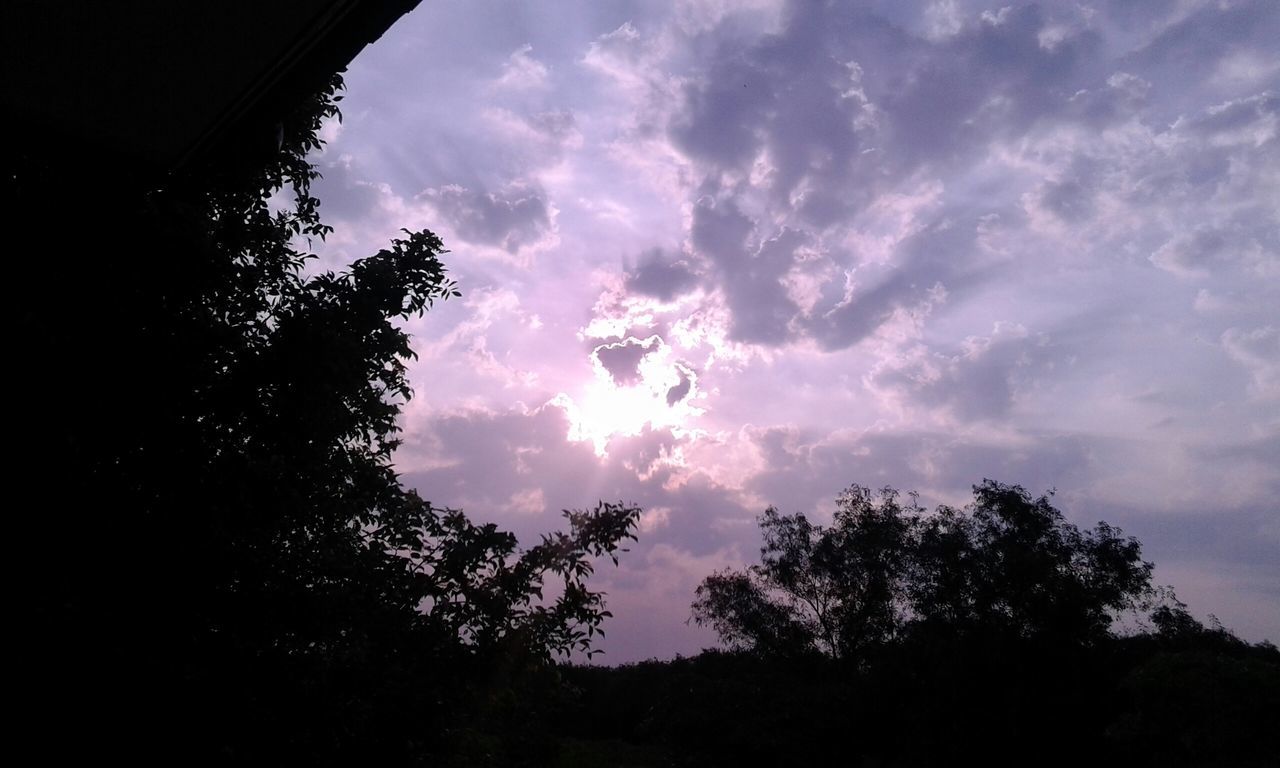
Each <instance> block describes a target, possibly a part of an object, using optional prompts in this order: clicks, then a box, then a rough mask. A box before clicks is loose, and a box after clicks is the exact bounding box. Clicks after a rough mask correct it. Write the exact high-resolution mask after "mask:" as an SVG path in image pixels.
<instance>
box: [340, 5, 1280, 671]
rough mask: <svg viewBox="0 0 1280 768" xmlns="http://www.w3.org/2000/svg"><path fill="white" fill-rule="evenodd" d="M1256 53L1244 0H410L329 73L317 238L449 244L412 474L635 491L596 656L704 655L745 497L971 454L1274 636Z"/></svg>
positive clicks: (790, 503) (1251, 13) (1277, 373)
mask: <svg viewBox="0 0 1280 768" xmlns="http://www.w3.org/2000/svg"><path fill="white" fill-rule="evenodd" d="M568 19H571V20H572V23H567V22H566V20H568ZM1277 39H1280V8H1277V6H1276V5H1275V4H1274V3H1272V2H1267V1H1266V0H1257V1H1255V2H1250V1H1249V0H1238V1H1236V2H1216V1H1215V2H1208V1H1207V0H1204V1H1202V0H1167V1H1165V2H1143V3H1135V2H1128V1H1126V0H1110V1H1109V2H1094V3H1090V4H1063V3H1039V4H1035V3H1031V4H1018V5H1008V6H1006V5H1002V4H1000V3H988V2H979V1H976V0H975V1H972V2H970V1H966V0H937V1H936V2H924V3H897V2H888V0H878V1H877V0H868V1H867V2H843V3H837V2H808V1H807V0H806V1H804V2H799V1H797V2H772V1H769V0H761V1H760V2H751V3H723V2H712V1H711V0H686V1H684V2H679V3H675V4H671V5H667V4H659V5H656V6H655V5H651V4H644V3H635V4H630V3H616V4H614V3H610V4H600V3H589V2H571V3H567V4H560V5H557V6H556V7H555V8H540V9H533V8H521V9H519V10H518V11H513V10H512V7H511V6H510V5H509V4H505V3H501V2H497V1H496V0H495V1H493V2H471V3H462V2H440V3H432V4H429V5H428V4H424V7H422V8H420V9H418V10H417V11H415V12H414V13H412V14H410V15H409V16H408V17H406V18H405V19H404V20H403V21H402V22H401V23H399V24H398V25H397V26H396V27H395V28H394V29H392V30H391V31H390V32H389V33H388V34H387V35H386V36H385V37H384V39H383V40H382V41H380V42H379V43H378V44H376V45H374V46H372V47H370V48H369V49H368V50H367V51H366V52H365V53H364V54H362V56H361V58H360V59H358V60H357V61H356V62H355V63H354V64H353V65H352V68H351V72H350V73H349V75H348V78H347V79H348V84H349V96H348V98H347V100H346V101H345V102H344V105H345V106H344V112H345V121H344V123H343V124H342V125H341V127H340V129H339V127H338V126H336V125H335V126H330V127H329V128H328V129H327V135H328V136H330V138H331V141H330V144H329V146H328V147H327V148H326V150H325V151H324V153H323V154H322V155H321V156H319V157H318V158H317V161H318V163H319V164H320V165H321V167H322V170H324V172H325V179H324V180H323V182H322V183H321V184H320V185H319V186H318V188H317V192H318V195H319V197H320V198H321V199H322V200H323V201H324V208H323V211H324V212H325V213H326V214H327V215H328V217H329V222H330V223H331V224H333V225H335V226H336V228H337V229H336V231H335V234H334V236H333V237H332V238H331V239H330V241H329V243H328V244H327V245H326V246H325V250H324V252H323V253H322V260H323V261H324V262H325V263H329V264H336V263H340V262H342V261H344V260H347V259H350V258H353V257H356V256H359V255H362V254H364V253H367V252H370V251H372V250H376V249H377V248H378V247H380V246H381V244H382V242H384V241H385V239H386V238H387V237H389V236H392V235H394V234H395V233H396V232H397V231H398V230H399V228H400V227H429V228H431V229H433V230H435V231H436V232H437V233H439V234H441V235H442V237H443V238H444V239H445V241H446V243H447V244H448V245H449V247H450V248H451V249H452V251H453V253H452V254H450V256H449V257H448V262H449V264H450V268H451V270H452V271H453V272H454V273H455V274H456V275H457V276H458V277H459V278H460V282H461V287H462V289H463V291H464V294H465V297H464V300H463V301H462V302H457V303H452V304H448V305H447V306H442V307H440V308H438V309H435V310H433V311H432V312H431V313H429V315H428V316H427V317H425V318H424V319H422V320H420V321H414V323H413V324H412V326H411V330H413V331H414V333H415V334H416V339H417V349H418V352H419V355H420V358H419V360H418V362H417V363H416V364H415V368H414V373H413V380H414V383H415V386H416V388H417V392H418V397H417V398H415V400H414V401H412V403H411V404H410V407H409V409H408V410H407V412H406V422H405V428H406V435H407V437H408V440H407V442H406V445H405V447H404V449H403V450H402V452H401V454H400V455H399V457H398V459H397V463H398V467H399V469H400V471H401V472H402V473H403V474H404V476H405V478H406V479H407V480H409V481H410V482H411V483H413V484H415V485H416V486H417V487H419V488H421V489H422V490H423V492H424V494H425V495H426V496H427V497H428V498H431V499H433V500H434V501H436V502H437V503H440V504H446V505H452V506H463V507H465V508H466V509H467V510H468V511H469V512H470V513H471V514H473V515H474V516H476V517H479V518H482V519H492V520H494V521H496V522H499V523H501V524H503V525H506V526H510V527H512V528H513V529H515V530H517V532H519V533H521V534H522V535H524V536H532V535H534V534H535V533H536V532H538V531H542V530H546V529H548V528H550V527H554V526H555V525H556V521H557V516H558V514H559V510H561V509H563V508H566V507H580V506H587V505H590V504H593V503H594V502H595V500H597V499H599V498H606V499H618V498H621V499H625V500H628V501H634V502H636V503H639V504H642V505H643V506H644V507H645V508H646V510H647V512H646V516H645V519H644V522H643V531H642V536H641V540H640V542H639V543H638V544H637V546H636V547H634V548H633V552H631V553H629V554H628V555H627V557H626V558H625V559H624V562H623V565H622V567H621V569H620V570H617V571H613V570H610V569H607V568H606V569H604V570H602V571H601V578H602V579H603V581H604V583H605V585H606V589H608V590H609V591H610V592H611V594H612V595H613V598H614V601H615V602H614V606H613V607H614V612H615V614H616V615H617V617H618V618H617V620H616V621H615V623H614V625H613V628H612V631H611V632H610V635H609V638H608V642H607V643H606V648H607V650H608V651H609V653H610V655H609V659H610V660H612V661H622V660H628V659H634V658H643V657H645V656H649V655H659V656H661V655H668V654H670V653H674V652H686V653H687V652H693V651H696V650H698V648H700V647H702V646H703V645H706V644H709V643H710V642H711V641H712V639H711V638H710V637H709V636H707V635H706V634H705V633H702V632H700V631H698V630H697V629H696V628H692V627H689V626H687V625H686V624H685V623H684V622H685V619H687V618H688V603H689V600H690V599H691V597H692V589H693V587H694V586H696V584H697V582H698V580H699V579H700V578H701V577H702V576H704V575H706V574H707V573H708V572H710V570H712V569H714V568H716V567H721V566H722V565H726V564H732V563H738V562H743V561H747V560H750V559H752V558H753V556H754V552H755V547H756V545H757V544H756V539H755V531H754V515H756V514H758V513H759V512H760V511H761V510H762V509H763V507H764V506H765V505H768V504H776V505H778V506H780V507H782V508H783V509H785V510H786V511H804V512H807V513H811V514H814V515H817V516H818V517H822V516H823V515H825V514H827V513H828V512H829V510H830V505H831V503H832V500H833V499H834V497H835V495H836V493H837V492H838V491H839V490H840V489H841V488H842V487H844V486H846V485H848V484H850V483H855V482H857V483H862V484H866V485H873V486H875V485H885V484H890V485H894V486H897V487H900V488H903V489H917V490H919V491H921V493H922V494H923V495H924V496H925V500H926V501H947V502H955V501H963V500H964V497H965V496H966V494H967V489H968V486H969V485H970V484H972V483H975V482H978V481H980V480H981V479H982V478H984V477H993V478H996V479H1000V480H1003V481H1007V482H1018V483H1023V484H1025V485H1027V486H1028V487H1029V488H1031V489H1032V490H1037V491H1039V490H1046V489H1048V488H1050V487H1055V488H1056V489H1057V491H1058V496H1057V498H1058V500H1059V501H1060V502H1061V504H1062V506H1063V508H1064V509H1065V510H1066V511H1067V512H1068V514H1069V515H1070V516H1071V517H1072V519H1074V520H1076V521H1077V522H1080V523H1082V524H1087V525H1088V524H1092V523H1094V522H1096V520H1098V519H1100V518H1106V519H1108V520H1111V521H1113V522H1118V523H1119V524H1120V525H1122V526H1123V527H1125V529H1126V530H1127V531H1128V532H1130V533H1133V534H1136V535H1138V536H1139V537H1140V538H1142V539H1143V541H1144V542H1146V544H1147V555H1148V557H1149V558H1151V559H1153V560H1155V561H1156V562H1157V564H1158V566H1159V568H1158V569H1157V577H1158V578H1162V579H1164V580H1166V581H1171V582H1172V583H1173V584H1174V586H1175V588H1177V589H1178V590H1179V591H1180V593H1182V594H1183V595H1184V596H1185V597H1187V598H1189V599H1191V600H1192V607H1193V609H1198V610H1200V611H1201V612H1202V613H1203V612H1208V611H1214V612H1216V613H1217V614H1218V615H1219V617H1220V618H1222V620H1223V621H1224V622H1225V623H1226V624H1227V625H1228V626H1231V627H1234V628H1235V629H1237V630H1238V631H1240V632H1241V633H1242V634H1244V635H1245V636H1247V637H1251V638H1253V639H1261V638H1262V637H1270V638H1272V639H1273V640H1276V639H1280V618H1277V617H1280V593H1278V592H1277V589H1276V587H1275V585H1276V584H1280V567H1277V565H1276V563H1277V562H1280V511H1278V508H1277V505H1276V502H1275V499H1276V498H1278V497H1280V496H1278V494H1280V470H1277V469H1276V468H1277V467H1280V330H1278V329H1280V315H1278V314H1277V312H1276V309H1275V308H1276V307H1278V306H1280V206H1278V205H1277V204H1276V202H1275V201H1277V200H1280V56H1278V55H1277V53H1276V51H1275V44H1274V41H1275V40H1277Z"/></svg>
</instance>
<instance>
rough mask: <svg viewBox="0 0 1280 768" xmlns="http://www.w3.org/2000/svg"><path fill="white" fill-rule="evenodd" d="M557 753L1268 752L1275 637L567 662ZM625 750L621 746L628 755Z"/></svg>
mask: <svg viewBox="0 0 1280 768" xmlns="http://www.w3.org/2000/svg"><path fill="white" fill-rule="evenodd" d="M563 674H564V680H565V681H566V683H567V684H568V685H569V686H570V690H572V691H573V692H574V698H573V699H572V703H571V704H570V705H568V706H567V707H566V710H565V713H564V715H563V716H561V717H559V718H557V721H556V722H557V723H558V724H559V732H560V733H561V734H562V735H563V736H564V737H565V739H566V746H565V747H564V750H565V753H566V754H569V755H576V756H577V757H576V762H571V761H568V760H567V761H566V762H565V763H563V764H564V765H570V764H575V765H583V766H587V765H601V766H603V765H637V766H639V765H646V766H650V765H651V766H720V765H724V766H731V765H797V766H802V765H851V766H934V765H950V764H956V763H958V762H960V761H964V763H970V762H972V763H973V764H977V765H1091V766H1096V765H1116V766H1120V765H1124V766H1153V767H1154V766H1224V767H1225V766H1258V767H1259V768H1261V767H1263V766H1274V765H1275V764H1276V762H1275V761H1276V755H1277V754H1280V737H1278V736H1277V729H1276V728H1275V723H1276V722H1277V718H1278V717H1280V653H1278V652H1277V651H1276V649H1275V648H1274V647H1273V646H1268V645H1249V644H1247V643H1244V642H1242V641H1240V640H1238V639H1236V638H1234V637H1232V636H1231V635H1230V634H1229V633H1227V632H1225V631H1222V630H1218V629H1204V628H1199V629H1198V630H1196V631H1195V632H1181V633H1169V632H1158V633H1154V634H1143V635H1138V636H1133V637H1125V638H1115V639H1112V640H1109V641H1106V642H1104V643H1101V644H1098V645H1095V646H1091V647H1087V648H1075V649H1071V650H1067V649H1064V648H1062V647H1057V648H1046V647H1044V646H1041V645H1039V644H1037V643H1028V642H1016V641H1014V642H1011V641H1008V640H1007V639H1005V640H1000V639H998V638H983V637H979V636H969V637H966V638H962V639H955V640H948V639H946V638H934V639H932V640H930V641H928V642H915V643H908V644H902V645H895V646H892V647H887V648H884V649H882V650H881V651H880V652H878V653H877V654H876V655H875V656H874V658H872V659H871V660H870V662H869V663H868V664H866V665H864V666H862V667H861V668H856V667H853V666H851V665H850V664H848V663H846V662H842V661H839V660H834V659H831V658H829V657H826V656H822V655H818V654H813V655H809V656H804V657H790V658H782V657H768V656H761V655H759V654H753V653H749V652H715V651H708V652H704V653H703V654H701V655H699V656H697V657H694V658H685V659H677V660H675V661H668V662H659V661H651V662H645V663H641V664H635V665H628V666H623V667H617V668H602V667H574V668H571V669H566V670H565V671H564V673H563ZM620 758H621V759H620Z"/></svg>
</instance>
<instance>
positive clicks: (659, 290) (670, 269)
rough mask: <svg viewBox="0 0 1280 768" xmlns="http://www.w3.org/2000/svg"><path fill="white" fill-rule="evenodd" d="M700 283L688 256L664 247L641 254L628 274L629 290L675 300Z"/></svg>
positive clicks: (661, 299) (659, 298) (627, 283)
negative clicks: (676, 255)
mask: <svg viewBox="0 0 1280 768" xmlns="http://www.w3.org/2000/svg"><path fill="white" fill-rule="evenodd" d="M697 285H698V276H697V275H696V274H694V272H693V271H692V270H691V269H690V267H689V265H688V262H687V261H686V260H685V259H681V258H673V257H671V256H668V255H667V254H666V253H665V252H664V251H663V250H662V249H661V248H654V249H651V250H648V251H645V252H644V253H642V254H640V259H639V263H638V264H636V266H635V268H634V269H631V270H628V271H627V274H626V288H627V290H628V291H632V292H635V293H639V294H641V295H644V296H652V297H654V298H655V299H658V300H660V301H671V300H672V299H674V298H676V297H677V296H679V295H681V294H683V293H686V292H688V291H690V290H692V289H693V288H694V287H696V286H697Z"/></svg>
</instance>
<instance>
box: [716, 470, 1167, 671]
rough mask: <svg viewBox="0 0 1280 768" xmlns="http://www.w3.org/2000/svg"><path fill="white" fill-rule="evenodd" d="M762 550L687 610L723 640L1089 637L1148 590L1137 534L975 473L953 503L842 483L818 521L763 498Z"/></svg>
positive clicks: (760, 645)
mask: <svg viewBox="0 0 1280 768" xmlns="http://www.w3.org/2000/svg"><path fill="white" fill-rule="evenodd" d="M760 528H761V533H762V536H763V540H764V544H763V546H762V548H761V562H760V563H759V564H758V565H753V566H750V567H749V568H748V569H746V570H745V571H724V572H720V573H717V574H713V575H712V576H710V577H708V578H707V579H706V580H705V581H704V582H703V583H702V584H701V585H700V586H699V588H698V591H697V594H696V599H695V602H694V604H693V611H694V617H695V619H696V620H697V621H698V622H699V623H702V624H706V625H710V626H711V627H713V628H714V629H715V630H716V631H717V632H718V633H719V634H720V636H721V638H722V639H723V640H724V641H726V642H727V643H729V644H730V645H731V646H734V647H744V648H752V649H755V650H758V651H761V652H765V653H782V654H791V655H795V654H804V653H808V652H814V651H818V652H822V653H824V654H827V655H830V656H833V657H836V658H846V659H857V658H861V657H863V656H864V655H865V654H866V653H867V652H869V651H870V650H872V649H874V648H877V647H880V646H882V645H884V644H885V643H888V642H890V641H893V640H896V639H901V638H908V637H912V636H941V635H948V634H950V635H954V634H956V633H960V634H964V633H982V634H987V635H990V634H995V635H1003V636H1009V637H1017V638H1037V637H1038V638H1052V639H1054V640H1055V641H1060V642H1080V643H1088V642H1091V641H1095V640H1097V639H1098V638H1101V637H1104V636H1106V634H1107V633H1108V631H1109V628H1110V624H1111V621H1112V618H1113V615H1114V612H1116V611H1118V610H1121V609H1124V608H1128V607H1132V606H1134V605H1135V604H1136V602H1137V601H1138V600H1140V599H1141V598H1143V597H1144V596H1146V595H1147V594H1149V592H1150V574H1151V564H1150V563H1146V562H1143V561H1142V559H1141V552H1140V548H1139V545H1138V543H1137V541H1136V540H1134V539H1132V538H1125V537H1123V536H1122V535H1121V533H1120V531H1119V530H1117V529H1115V528H1113V527H1111V526H1109V525H1107V524H1106V523H1099V524H1098V526H1097V527H1096V528H1094V529H1092V530H1088V531H1080V530H1079V529H1078V528H1077V527H1076V526H1074V525H1072V524H1070V523H1067V522H1066V521H1064V519H1063V517H1062V514H1061V513H1060V512H1059V511H1058V510H1057V509H1055V508H1054V507H1053V506H1052V504H1051V503H1050V501H1049V498H1048V497H1047V496H1041V497H1039V498H1032V497H1031V496H1030V495H1029V494H1027V492H1026V491H1025V490H1023V489H1022V488H1020V487H1018V486H1009V485H1002V484H1000V483H996V482H993V481H985V482H984V483H983V484H981V485H978V486H975V487H974V502H973V503H972V504H971V505H970V506H969V507H967V508H965V509H964V510H956V509H953V508H950V507H945V506H944V507H940V508H939V509H938V510H936V512H934V513H933V514H927V513H926V512H925V511H924V510H922V509H921V508H920V507H919V506H918V505H917V504H916V503H915V499H914V496H913V497H911V500H910V502H909V503H908V504H906V505H903V504H902V503H901V502H900V496H899V494H898V493H897V492H896V491H894V490H893V489H884V490H883V491H881V492H880V494H879V496H878V499H877V497H876V496H875V495H873V494H872V492H871V491H870V490H869V489H867V488H863V487H860V486H856V485H855V486H852V487H850V488H849V489H848V490H846V491H845V492H844V493H843V494H841V496H840V497H839V498H838V499H837V504H836V512H835V515H834V517H833V519H832V523H831V525H830V527H823V526H819V525H814V524H812V523H810V522H809V521H808V519H807V518H805V516H804V515H802V514H795V515H790V516H788V515H780V514H779V513H778V512H777V510H775V509H773V508H770V509H768V510H766V511H765V513H764V515H763V516H761V518H760Z"/></svg>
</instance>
